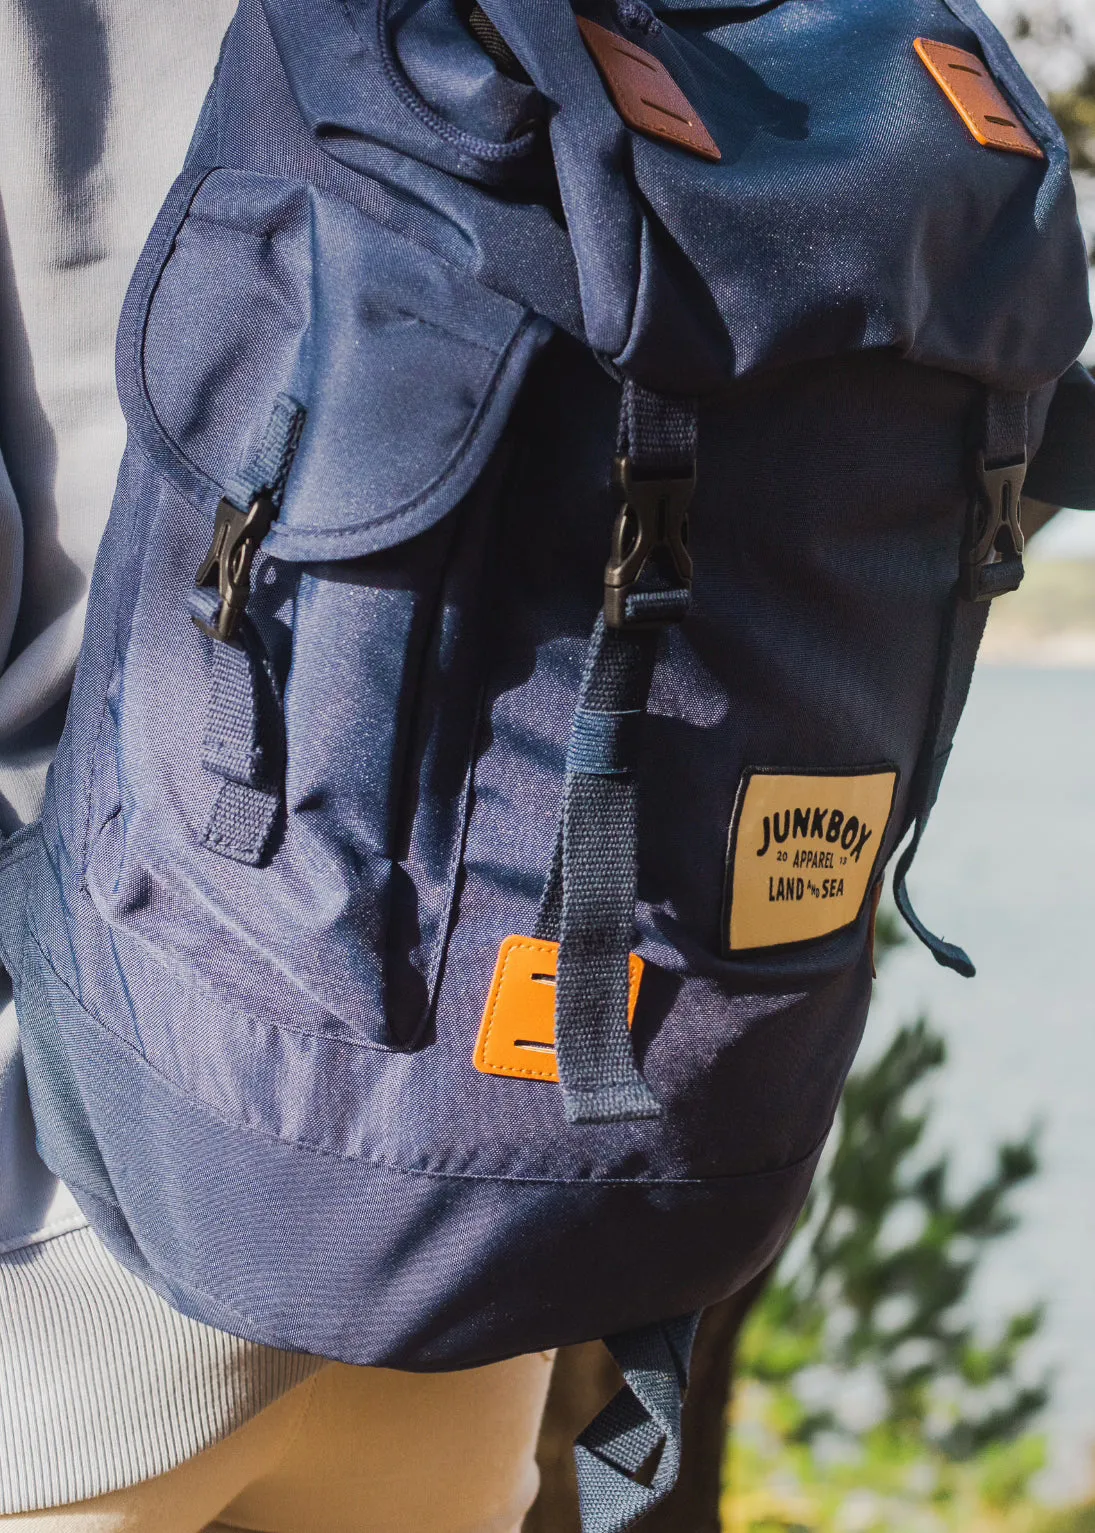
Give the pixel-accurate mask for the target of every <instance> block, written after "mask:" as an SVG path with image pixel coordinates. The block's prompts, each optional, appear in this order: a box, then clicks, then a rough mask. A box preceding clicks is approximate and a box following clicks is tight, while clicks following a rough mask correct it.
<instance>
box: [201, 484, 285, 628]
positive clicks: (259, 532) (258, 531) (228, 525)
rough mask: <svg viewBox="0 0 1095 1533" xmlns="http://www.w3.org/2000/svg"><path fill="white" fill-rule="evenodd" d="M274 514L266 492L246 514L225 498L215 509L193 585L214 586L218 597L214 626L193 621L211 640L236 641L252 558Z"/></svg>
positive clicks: (273, 508)
mask: <svg viewBox="0 0 1095 1533" xmlns="http://www.w3.org/2000/svg"><path fill="white" fill-rule="evenodd" d="M277 514H278V513H277V507H276V505H275V504H274V498H273V496H272V495H271V494H270V493H269V491H266V490H263V491H260V492H259V494H258V495H256V496H255V498H254V500H252V502H251V505H250V507H249V508H248V510H246V511H241V510H240V509H239V508H238V507H237V506H234V505H233V504H232V502H231V501H230V500H229V499H228V498H227V496H226V497H225V498H224V500H222V501H221V503H220V505H219V506H218V507H217V520H216V524H215V526H214V528H213V541H212V543H211V544H210V545H209V552H208V553H207V554H206V556H205V558H204V559H203V560H202V562H201V566H200V568H199V570H198V573H197V576H196V577H195V581H194V583H195V585H197V586H198V587H201V586H215V587H216V589H217V591H218V593H219V595H220V599H221V601H220V608H219V609H218V612H217V616H216V620H215V621H214V622H212V623H209V622H205V621H204V620H203V619H201V618H199V617H195V618H194V621H195V622H196V623H197V624H198V626H199V627H200V628H202V629H204V631H205V632H206V633H207V634H209V636H210V638H213V639H221V640H222V641H223V642H224V643H226V644H230V643H231V642H232V641H233V639H234V638H235V636H236V630H237V629H238V628H239V624H240V619H241V618H242V616H243V613H244V609H245V607H246V606H247V598H248V597H249V596H250V594H251V566H252V564H253V563H254V562H255V554H256V553H257V552H258V547H259V544H260V543H261V542H262V540H263V538H264V537H265V536H266V534H267V533H268V532H269V531H270V528H271V526H272V525H273V521H274V518H275V517H276V516H277Z"/></svg>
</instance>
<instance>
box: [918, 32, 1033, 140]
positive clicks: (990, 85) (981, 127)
mask: <svg viewBox="0 0 1095 1533" xmlns="http://www.w3.org/2000/svg"><path fill="white" fill-rule="evenodd" d="M913 47H914V48H915V49H916V51H917V53H918V54H919V55H920V58H921V60H922V62H923V64H924V66H925V68H926V69H927V70H928V73H929V74H930V75H931V77H932V79H933V80H935V82H936V83H937V84H938V86H939V87H940V89H941V90H942V92H943V94H944V95H945V96H946V98H947V100H948V101H949V102H950V104H951V106H953V107H954V109H955V111H956V112H957V113H958V115H959V117H961V119H962V121H963V122H964V123H965V125H966V127H967V128H968V129H969V130H970V132H971V133H972V134H973V136H974V138H975V139H976V140H977V142H978V143H979V144H984V145H985V147H986V148H987V149H1010V150H1011V151H1012V153H1013V154H1026V155H1029V156H1030V158H1031V159H1032V160H1044V159H1045V157H1046V156H1045V151H1044V150H1043V149H1042V147H1041V145H1040V144H1038V143H1036V142H1035V140H1034V139H1033V138H1032V137H1031V135H1030V133H1029V132H1028V131H1027V129H1026V128H1025V127H1024V126H1023V124H1022V123H1021V122H1020V120H1019V116H1018V114H1017V113H1016V111H1015V108H1014V107H1013V106H1011V105H1010V103H1009V102H1008V101H1007V100H1006V98H1005V96H1004V94H1003V92H1002V91H1001V90H1000V87H999V86H998V85H997V84H996V81H995V80H994V79H993V78H992V76H991V75H990V74H989V72H988V67H987V66H986V65H985V64H983V63H982V62H981V60H980V59H979V58H978V57H977V55H976V53H967V52H966V51H965V49H964V48H955V47H953V46H952V44H950V43H933V42H932V41H931V39H930V38H928V37H918V38H917V39H916V41H915V42H914V43H913Z"/></svg>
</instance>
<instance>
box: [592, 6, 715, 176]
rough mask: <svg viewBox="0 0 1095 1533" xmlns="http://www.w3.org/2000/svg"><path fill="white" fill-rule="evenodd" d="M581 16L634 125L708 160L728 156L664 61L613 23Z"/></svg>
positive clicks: (619, 106)
mask: <svg viewBox="0 0 1095 1533" xmlns="http://www.w3.org/2000/svg"><path fill="white" fill-rule="evenodd" d="M577 20H578V26H579V29H580V30H581V33H582V37H583V38H584V39H585V45H586V47H587V48H588V49H589V51H590V53H591V54H592V55H593V59H594V62H595V63H596V65H597V68H598V69H599V70H600V71H601V74H602V76H603V78H604V82H605V84H606V85H607V86H608V93H609V95H610V96H611V97H612V100H613V103H614V104H615V107H616V110H617V112H619V114H620V116H621V117H622V118H623V120H624V122H626V123H627V125H628V127H629V128H634V129H635V131H636V132H637V133H649V134H650V136H651V137H652V138H663V139H665V140H666V141H667V142H668V143H670V144H676V145H677V146H678V148H680V149H688V150H690V151H691V152H692V154H698V155H700V157H701V158H702V159H705V160H721V159H722V154H721V153H720V151H719V146H718V144H716V143H715V140H714V139H713V138H712V137H711V135H710V133H708V131H707V129H706V128H705V127H704V125H703V123H702V122H701V121H700V120H699V118H698V117H697V116H696V113H695V110H694V109H693V107H692V104H691V102H690V101H689V100H688V97H687V96H686V95H685V94H684V92H683V91H682V90H681V88H680V86H679V85H678V84H677V82H676V81H675V80H674V79H673V76H672V75H671V74H670V73H669V71H668V70H667V69H666V67H665V65H664V64H662V63H661V62H660V61H659V60H658V59H656V58H655V57H654V55H653V54H652V53H647V52H646V51H645V50H644V49H642V48H636V46H635V44H634V43H629V42H628V41H627V39H626V38H625V37H619V36H618V35H617V34H616V33H615V32H610V31H609V30H608V28H607V27H599V26H598V25H597V23H596V22H595V21H587V20H586V18H585V17H584V16H579V17H578V18H577Z"/></svg>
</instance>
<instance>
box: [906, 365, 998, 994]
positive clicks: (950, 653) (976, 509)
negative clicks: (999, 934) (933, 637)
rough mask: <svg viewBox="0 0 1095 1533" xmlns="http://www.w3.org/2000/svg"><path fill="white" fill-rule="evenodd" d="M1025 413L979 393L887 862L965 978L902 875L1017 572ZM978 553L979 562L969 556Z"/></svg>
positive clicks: (958, 955) (920, 927)
mask: <svg viewBox="0 0 1095 1533" xmlns="http://www.w3.org/2000/svg"><path fill="white" fill-rule="evenodd" d="M1027 413H1028V401H1027V396H1026V395H1025V394H1007V393H1003V394H1001V393H989V394H988V395H987V396H986V398H985V411H984V419H983V427H982V434H981V447H980V450H979V452H978V455H977V465H978V474H979V481H980V484H979V496H978V498H977V500H976V502H975V504H974V505H973V506H971V510H970V516H971V531H970V534H969V536H968V537H967V542H966V546H965V547H964V549H963V553H962V570H961V572H960V578H959V580H958V581H956V583H955V587H954V590H953V591H952V593H951V595H950V597H949V599H948V602H947V609H946V613H945V615H944V619H943V629H942V633H941V636H940V643H939V652H938V657H937V659H936V667H935V679H934V682H933V685H932V694H931V702H930V704H929V708H928V720H927V727H926V729H925V732H924V744H923V746H922V749H921V754H920V760H919V761H918V763H917V767H916V771H915V773H914V775H913V782H912V789H911V802H912V803H913V804H914V805H915V806H916V808H915V818H914V821H913V833H912V836H911V838H910V840H909V843H908V845H907V846H906V848H905V850H904V851H903V852H902V854H901V856H900V858H899V859H898V862H897V866H896V867H895V869H894V880H893V889H894V900H895V901H896V904H897V908H898V910H900V912H901V914H902V916H903V917H904V918H905V920H906V922H907V923H908V925H909V927H910V929H911V930H912V931H913V933H914V934H915V935H916V936H917V937H918V938H919V939H920V941H921V942H922V943H923V944H924V946H925V947H926V948H927V949H928V950H929V952H930V953H931V954H932V955H933V957H934V958H935V960H936V962H937V963H940V964H942V965H943V967H944V968H947V969H953V970H954V971H955V973H956V974H961V975H963V976H964V977H965V978H967V979H970V978H972V977H973V975H974V974H975V973H976V970H975V968H974V966H973V963H972V962H971V960H970V958H969V955H968V954H967V953H966V952H965V951H964V949H962V948H960V947H959V946H958V945H957V944H956V943H953V942H946V941H944V939H943V938H942V937H937V936H936V935H935V933H934V932H932V931H929V929H928V928H927V927H926V926H925V925H924V923H923V921H921V919H920V917H919V916H918V915H917V914H916V911H915V910H914V909H913V904H912V900H911V898H910V896H909V890H908V877H909V870H910V869H911V867H912V865H913V862H914V860H915V858H916V854H917V852H918V851H919V849H920V843H921V841H922V840H923V837H924V832H925V830H926V829H927V825H928V820H929V818H930V816H931V812H932V809H933V808H934V807H935V801H936V798H937V797H938V795H939V787H940V784H941V782H942V780H943V773H944V772H945V770H946V766H947V761H948V759H949V757H950V753H951V748H952V746H953V744H954V736H955V731H956V730H957V728H958V721H959V719H960V718H961V716H962V710H963V708H964V707H965V705H966V698H967V696H968V695H969V689H970V682H971V680H972V678H973V668H974V663H975V661H976V659H977V650H978V647H979V646H980V643H981V636H982V634H983V633H984V630H985V619H986V616H987V613H988V606H987V603H988V602H989V601H990V600H991V599H992V598H993V597H994V596H998V595H1001V594H1002V593H1004V592H1006V591H1014V590H1015V589H1016V587H1017V586H1018V584H1019V582H1020V580H1021V579H1022V578H1023V557H1022V555H1023V538H1022V532H1021V530H1020V528H1019V517H1018V508H1019V492H1020V490H1021V488H1022V483H1023V476H1024V473H1025V470H1026V460H1027V432H1028V425H1027ZM986 497H988V500H987V502H986ZM990 532H991V536H989V533H990ZM1000 545H1002V547H1001V546H1000ZM978 552H979V553H980V555H981V561H982V562H978V561H977V560H976V559H974V558H972V557H971V556H972V555H976V554H977V553H978Z"/></svg>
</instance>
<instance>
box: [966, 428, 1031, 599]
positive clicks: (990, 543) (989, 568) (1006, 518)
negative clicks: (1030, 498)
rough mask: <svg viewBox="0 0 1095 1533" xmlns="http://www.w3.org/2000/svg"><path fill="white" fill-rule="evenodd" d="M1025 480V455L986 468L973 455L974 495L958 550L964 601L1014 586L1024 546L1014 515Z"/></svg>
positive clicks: (981, 456)
mask: <svg viewBox="0 0 1095 1533" xmlns="http://www.w3.org/2000/svg"><path fill="white" fill-rule="evenodd" d="M1026 476H1027V459H1026V454H1025V453H1024V454H1023V456H1022V457H1021V458H1017V459H1016V460H1015V461H1014V462H1012V463H1002V464H997V465H995V466H994V467H992V468H989V467H988V466H987V465H986V463H985V454H984V453H983V452H980V453H978V455H977V487H978V495H977V498H976V500H975V503H974V506H973V509H972V514H971V522H970V530H969V535H968V537H967V541H966V546H965V547H964V549H963V550H962V573H961V580H962V594H963V596H965V597H966V599H967V600H968V601H991V600H992V598H993V597H994V596H1000V595H1002V594H1003V593H1004V592H1007V591H1015V590H1017V589H1018V587H1019V583H1020V581H1021V580H1022V578H1023V547H1024V544H1025V539H1024V537H1023V529H1022V526H1021V525H1020V521H1019V512H1020V497H1021V495H1022V493H1023V482H1024V480H1025V479H1026Z"/></svg>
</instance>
